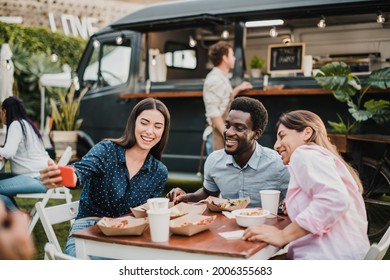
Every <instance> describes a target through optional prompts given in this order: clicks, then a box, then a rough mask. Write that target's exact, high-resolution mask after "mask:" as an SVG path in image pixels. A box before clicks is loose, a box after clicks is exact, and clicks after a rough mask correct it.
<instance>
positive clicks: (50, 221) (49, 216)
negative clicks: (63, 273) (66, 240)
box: [35, 201, 79, 252]
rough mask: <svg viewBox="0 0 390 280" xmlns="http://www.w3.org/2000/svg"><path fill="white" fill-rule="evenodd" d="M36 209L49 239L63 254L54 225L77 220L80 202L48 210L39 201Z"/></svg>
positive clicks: (48, 208)
mask: <svg viewBox="0 0 390 280" xmlns="http://www.w3.org/2000/svg"><path fill="white" fill-rule="evenodd" d="M35 208H36V209H37V213H38V216H39V218H40V219H41V223H42V226H43V229H44V230H45V233H46V236H47V239H48V240H49V242H50V243H52V244H53V245H54V246H55V248H56V249H57V251H58V252H62V249H61V246H60V244H59V242H58V239H57V236H56V234H55V232H54V229H53V225H55V224H59V223H62V222H66V221H70V220H73V219H75V218H76V216H77V213H78V210H79V201H74V202H71V203H66V204H60V205H56V206H51V207H46V208H45V206H44V205H43V204H42V202H40V201H39V202H37V203H36V204H35Z"/></svg>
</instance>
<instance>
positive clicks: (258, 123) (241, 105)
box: [230, 96, 268, 132]
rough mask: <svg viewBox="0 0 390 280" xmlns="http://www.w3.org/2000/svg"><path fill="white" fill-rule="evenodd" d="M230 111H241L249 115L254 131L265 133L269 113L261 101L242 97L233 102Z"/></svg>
mask: <svg viewBox="0 0 390 280" xmlns="http://www.w3.org/2000/svg"><path fill="white" fill-rule="evenodd" d="M230 110H239V111H243V112H246V113H249V114H250V115H251V118H252V123H253V130H258V129H261V131H262V132H264V130H265V128H266V126H267V124H268V112H267V109H265V107H264V105H263V103H261V102H260V101H259V100H257V99H254V98H251V97H246V96H240V97H237V98H236V99H234V100H233V102H232V105H231V106H230Z"/></svg>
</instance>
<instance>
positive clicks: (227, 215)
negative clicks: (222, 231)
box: [222, 211, 236, 219]
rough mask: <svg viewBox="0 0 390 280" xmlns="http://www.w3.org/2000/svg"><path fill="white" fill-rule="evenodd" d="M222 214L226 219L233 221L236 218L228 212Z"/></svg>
mask: <svg viewBox="0 0 390 280" xmlns="http://www.w3.org/2000/svg"><path fill="white" fill-rule="evenodd" d="M222 214H224V215H225V217H227V218H229V219H235V218H236V216H234V215H233V214H232V212H229V211H222Z"/></svg>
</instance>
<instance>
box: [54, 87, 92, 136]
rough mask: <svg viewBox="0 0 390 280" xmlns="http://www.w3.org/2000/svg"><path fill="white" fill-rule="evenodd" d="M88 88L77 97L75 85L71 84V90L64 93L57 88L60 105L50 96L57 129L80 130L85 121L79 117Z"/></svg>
mask: <svg viewBox="0 0 390 280" xmlns="http://www.w3.org/2000/svg"><path fill="white" fill-rule="evenodd" d="M87 90H88V88H84V89H83V90H82V91H81V92H80V94H79V96H78V97H77V98H75V91H76V90H75V85H74V83H72V84H71V86H70V88H69V91H68V92H65V93H63V92H62V91H60V90H57V91H56V93H57V97H58V105H57V104H56V101H55V100H54V99H53V98H50V104H51V106H52V118H53V122H54V125H55V130H62V131H71V130H78V129H79V128H80V126H81V123H82V122H83V120H82V119H78V116H79V113H80V102H81V99H82V98H83V97H84V95H85V94H86V93H87Z"/></svg>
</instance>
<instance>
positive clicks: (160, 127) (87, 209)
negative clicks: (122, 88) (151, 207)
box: [41, 98, 170, 256]
mask: <svg viewBox="0 0 390 280" xmlns="http://www.w3.org/2000/svg"><path fill="white" fill-rule="evenodd" d="M169 127H170V114H169V111H168V109H167V107H166V106H165V105H164V104H163V103H162V102H161V101H159V100H156V99H154V98H146V99H143V100H141V101H140V102H139V103H138V104H136V106H135V107H134V108H133V110H132V111H131V113H130V116H129V118H128V121H127V124H126V127H125V130H124V132H123V134H122V136H121V137H119V138H117V139H105V140H104V141H102V142H100V143H98V144H96V145H95V146H94V147H93V148H92V149H91V150H90V151H89V152H88V153H87V154H86V155H85V156H84V157H83V158H82V159H81V160H80V161H79V162H76V163H74V164H73V167H74V168H75V177H76V178H77V184H76V187H77V188H83V191H82V193H81V196H80V207H79V213H78V215H77V218H76V221H75V222H74V224H73V226H72V229H71V231H70V235H69V238H68V241H67V245H66V249H65V253H67V254H69V255H72V256H75V244H74V239H73V238H72V237H71V234H72V232H73V231H76V230H80V229H83V228H85V227H88V226H91V225H94V224H96V223H97V222H98V221H99V219H100V218H101V217H112V218H116V217H119V216H123V215H125V214H128V213H129V209H130V208H134V207H137V206H139V205H141V204H144V203H145V202H146V201H147V200H148V199H149V198H152V197H159V196H161V194H162V192H163V190H164V186H165V183H166V181H167V178H168V170H167V168H166V167H165V165H164V164H163V163H162V162H161V161H160V160H161V157H162V152H163V150H164V148H165V145H166V143H167V141H168V134H169ZM58 175H60V172H59V170H58V167H57V166H55V165H52V166H49V167H48V168H46V169H44V170H42V171H41V178H42V181H43V182H44V184H45V185H46V186H47V187H48V188H53V187H58V186H60V184H59V182H60V180H61V177H57V176H58ZM130 186H131V187H130Z"/></svg>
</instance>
